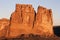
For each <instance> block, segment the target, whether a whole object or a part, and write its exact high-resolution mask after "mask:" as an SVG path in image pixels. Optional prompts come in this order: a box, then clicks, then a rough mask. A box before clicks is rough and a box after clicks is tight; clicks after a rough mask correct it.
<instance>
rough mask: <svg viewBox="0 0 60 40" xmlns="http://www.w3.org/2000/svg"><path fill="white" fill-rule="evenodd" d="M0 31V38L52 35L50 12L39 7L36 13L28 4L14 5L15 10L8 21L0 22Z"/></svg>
mask: <svg viewBox="0 0 60 40" xmlns="http://www.w3.org/2000/svg"><path fill="white" fill-rule="evenodd" d="M5 23H6V24H5ZM2 30H3V31H2ZM0 31H2V32H0V35H1V37H2V36H6V37H10V38H14V37H17V36H19V35H21V34H35V35H36V34H37V35H40V36H51V35H53V34H54V33H53V21H52V10H51V9H47V8H45V7H42V6H39V7H38V9H37V13H36V12H35V10H34V8H33V7H32V5H30V4H16V10H15V11H14V12H13V13H12V14H11V17H10V21H9V20H7V19H1V20H0ZM5 32H6V33H5Z"/></svg>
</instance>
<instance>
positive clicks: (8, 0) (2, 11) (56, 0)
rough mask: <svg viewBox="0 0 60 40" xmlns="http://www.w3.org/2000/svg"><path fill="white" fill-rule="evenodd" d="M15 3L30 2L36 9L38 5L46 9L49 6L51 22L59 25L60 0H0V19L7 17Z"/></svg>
mask: <svg viewBox="0 0 60 40" xmlns="http://www.w3.org/2000/svg"><path fill="white" fill-rule="evenodd" d="M17 3H20V4H32V5H33V7H34V9H35V10H37V8H38V5H40V6H44V7H46V8H48V9H50V8H51V9H52V11H53V24H54V25H60V0H0V19H1V18H8V19H9V18H10V15H11V13H12V12H13V11H14V10H15V5H16V4H17Z"/></svg>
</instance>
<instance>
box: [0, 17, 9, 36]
mask: <svg viewBox="0 0 60 40" xmlns="http://www.w3.org/2000/svg"><path fill="white" fill-rule="evenodd" d="M8 27H9V20H8V19H6V18H3V19H0V37H5V36H6V35H7V33H8V31H7V30H8Z"/></svg>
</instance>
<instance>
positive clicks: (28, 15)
mask: <svg viewBox="0 0 60 40" xmlns="http://www.w3.org/2000/svg"><path fill="white" fill-rule="evenodd" d="M34 15H35V13H34V9H33V8H32V5H25V4H23V5H21V4H16V10H15V12H14V13H12V15H11V26H10V36H12V37H15V36H17V35H20V34H30V33H31V30H32V27H33V22H34Z"/></svg>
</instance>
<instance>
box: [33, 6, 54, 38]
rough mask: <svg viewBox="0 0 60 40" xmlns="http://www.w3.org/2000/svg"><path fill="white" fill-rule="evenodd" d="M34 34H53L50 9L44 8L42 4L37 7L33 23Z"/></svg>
mask: <svg viewBox="0 0 60 40" xmlns="http://www.w3.org/2000/svg"><path fill="white" fill-rule="evenodd" d="M33 30H34V31H35V32H34V34H39V35H41V36H46V37H48V36H52V35H53V22H52V10H51V9H46V8H44V7H42V6H39V7H38V10H37V15H36V21H35V24H34V29H33Z"/></svg>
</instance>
